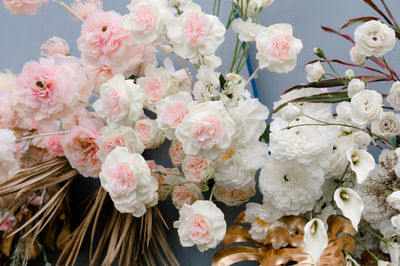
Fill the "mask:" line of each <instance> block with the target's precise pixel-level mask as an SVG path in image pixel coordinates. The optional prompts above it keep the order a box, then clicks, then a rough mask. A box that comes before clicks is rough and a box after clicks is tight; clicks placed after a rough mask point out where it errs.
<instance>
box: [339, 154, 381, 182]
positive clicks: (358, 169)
mask: <svg viewBox="0 0 400 266" xmlns="http://www.w3.org/2000/svg"><path fill="white" fill-rule="evenodd" d="M346 156H347V161H348V162H349V163H350V168H351V170H353V171H354V172H355V173H356V176H357V183H359V184H361V183H362V182H364V180H365V179H366V178H367V177H368V175H369V173H370V172H371V171H372V170H373V169H374V168H375V159H374V157H373V156H372V155H371V154H370V153H369V152H367V151H366V150H357V149H355V148H354V147H352V148H350V149H348V150H347V151H346Z"/></svg>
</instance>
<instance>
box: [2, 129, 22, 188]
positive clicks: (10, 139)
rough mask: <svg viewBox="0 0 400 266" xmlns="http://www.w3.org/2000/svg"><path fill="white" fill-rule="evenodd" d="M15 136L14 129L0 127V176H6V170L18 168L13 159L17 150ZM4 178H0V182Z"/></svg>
mask: <svg viewBox="0 0 400 266" xmlns="http://www.w3.org/2000/svg"><path fill="white" fill-rule="evenodd" d="M15 141H16V137H15V135H14V131H12V130H9V129H0V176H1V177H6V176H7V175H8V172H9V171H11V170H16V169H17V168H18V162H17V160H16V159H15V152H16V151H17V144H16V142H15ZM2 181H5V180H0V182H2Z"/></svg>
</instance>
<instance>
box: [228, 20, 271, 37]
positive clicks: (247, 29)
mask: <svg viewBox="0 0 400 266" xmlns="http://www.w3.org/2000/svg"><path fill="white" fill-rule="evenodd" d="M263 28H264V27H263V26H261V25H259V24H256V23H253V22H252V21H251V18H248V19H247V20H246V21H243V19H241V18H237V19H234V20H233V21H232V29H233V30H234V31H235V32H236V33H237V34H239V39H240V40H241V41H242V42H254V41H255V40H256V37H257V34H259V33H260V32H261V31H262V30H263Z"/></svg>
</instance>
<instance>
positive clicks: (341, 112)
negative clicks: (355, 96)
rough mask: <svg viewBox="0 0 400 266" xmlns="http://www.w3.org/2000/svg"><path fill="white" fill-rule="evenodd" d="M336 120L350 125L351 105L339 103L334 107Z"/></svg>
mask: <svg viewBox="0 0 400 266" xmlns="http://www.w3.org/2000/svg"><path fill="white" fill-rule="evenodd" d="M336 114H337V116H336V120H337V121H339V122H342V123H344V124H348V125H351V103H350V102H340V103H338V105H337V106H336Z"/></svg>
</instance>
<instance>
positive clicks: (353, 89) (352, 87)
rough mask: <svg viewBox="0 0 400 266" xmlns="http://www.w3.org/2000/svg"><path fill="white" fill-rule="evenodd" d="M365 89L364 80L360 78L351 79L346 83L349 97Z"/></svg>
mask: <svg viewBox="0 0 400 266" xmlns="http://www.w3.org/2000/svg"><path fill="white" fill-rule="evenodd" d="M364 89H365V82H364V81H362V80H361V79H352V80H351V81H350V82H349V84H348V85H347V95H348V96H349V97H350V98H351V97H353V96H354V95H356V94H357V93H359V92H360V91H362V90H364Z"/></svg>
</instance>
